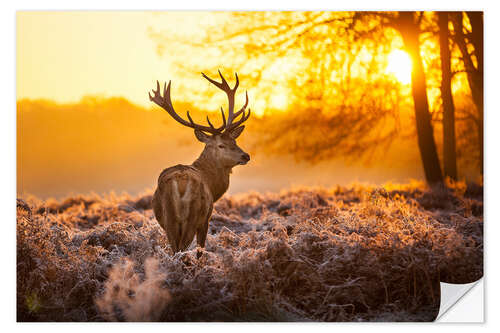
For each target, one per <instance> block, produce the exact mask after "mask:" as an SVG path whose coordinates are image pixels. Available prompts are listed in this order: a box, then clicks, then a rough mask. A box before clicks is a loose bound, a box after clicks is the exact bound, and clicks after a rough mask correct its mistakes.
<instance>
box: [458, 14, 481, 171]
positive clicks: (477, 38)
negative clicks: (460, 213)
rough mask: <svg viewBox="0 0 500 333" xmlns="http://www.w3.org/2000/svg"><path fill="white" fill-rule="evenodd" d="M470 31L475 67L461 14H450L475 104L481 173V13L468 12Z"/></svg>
mask: <svg viewBox="0 0 500 333" xmlns="http://www.w3.org/2000/svg"><path fill="white" fill-rule="evenodd" d="M467 16H468V17H469V20H470V23H471V27H472V33H471V37H470V40H469V42H470V43H472V45H473V46H474V55H475V56H476V60H477V67H476V66H474V62H473V61H472V55H471V54H469V51H468V49H467V42H468V40H467V38H466V36H465V34H464V31H463V29H464V28H463V14H462V13H461V12H460V13H456V14H454V15H453V16H452V20H451V21H452V23H453V30H454V31H455V42H456V43H457V45H458V48H459V49H460V53H462V58H463V61H464V67H465V70H466V72H467V82H468V83H469V87H470V90H471V95H472V100H473V102H474V105H475V106H476V109H477V113H478V119H479V126H478V148H479V159H480V171H481V175H482V174H483V163H484V161H483V158H484V153H483V131H484V124H483V122H484V120H483V119H484V112H483V110H484V100H483V94H484V83H483V13H482V12H468V13H467Z"/></svg>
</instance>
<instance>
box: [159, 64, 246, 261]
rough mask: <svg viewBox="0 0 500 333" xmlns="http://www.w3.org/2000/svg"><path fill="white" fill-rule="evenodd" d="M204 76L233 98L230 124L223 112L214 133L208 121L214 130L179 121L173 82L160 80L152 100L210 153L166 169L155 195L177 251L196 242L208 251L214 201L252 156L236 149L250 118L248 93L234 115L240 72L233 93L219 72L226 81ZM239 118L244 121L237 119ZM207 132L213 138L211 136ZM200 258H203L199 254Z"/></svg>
mask: <svg viewBox="0 0 500 333" xmlns="http://www.w3.org/2000/svg"><path fill="white" fill-rule="evenodd" d="M202 75H203V77H204V78H205V79H207V80H208V81H209V82H211V83H212V84H214V85H215V86H216V87H218V88H219V89H221V90H222V91H224V92H225V93H226V95H227V97H228V103H229V105H228V116H227V121H226V118H225V115H224V110H223V109H222V108H221V113H222V121H223V124H222V126H221V127H219V128H215V127H214V126H213V125H212V123H211V122H210V120H209V119H208V117H207V122H208V124H209V126H203V125H200V124H196V123H194V122H193V120H192V119H191V116H190V115H189V111H188V112H187V116H188V119H189V121H186V120H185V119H183V118H182V117H180V116H179V115H178V114H177V112H175V110H174V106H173V105H172V101H171V99H170V82H169V83H168V86H167V85H166V83H165V85H164V86H163V96H162V93H161V92H160V83H159V82H158V81H156V90H153V96H152V95H151V93H150V94H149V99H150V100H151V101H152V102H154V103H156V104H157V105H159V106H160V107H162V108H163V109H164V110H165V111H167V113H168V114H169V115H170V116H172V118H174V119H175V120H176V121H177V122H179V123H180V124H182V125H184V126H187V127H190V128H193V129H194V134H195V135H196V138H197V139H198V140H199V141H201V142H203V143H205V149H203V152H202V153H201V155H200V157H198V159H197V160H196V161H194V163H193V164H192V165H176V166H173V167H171V168H167V169H165V170H163V172H162V173H161V174H160V177H159V178H158V188H157V189H156V191H155V194H154V196H153V211H154V213H155V216H156V219H157V220H158V222H159V223H160V225H161V226H162V227H163V229H165V231H166V232H167V238H168V241H169V242H170V246H171V247H172V250H173V251H174V252H179V251H184V250H186V249H187V248H188V247H189V245H190V244H191V242H192V241H193V238H194V235H195V233H196V240H197V242H198V245H199V246H200V247H205V239H206V238H207V231H208V222H209V219H210V215H211V214H212V209H213V205H214V202H215V201H217V200H218V199H219V198H220V197H221V196H222V195H223V194H224V193H225V192H226V191H227V188H228V187H229V174H230V173H231V170H232V168H233V167H234V166H236V165H238V164H246V163H247V162H248V161H249V160H250V156H249V155H248V154H247V153H245V152H244V151H243V150H241V148H240V147H238V146H237V145H236V138H237V137H238V136H239V135H240V134H241V132H243V129H244V128H245V126H242V124H243V123H244V122H245V121H246V120H247V119H248V117H250V109H248V112H247V113H245V109H246V107H247V105H248V93H246V94H245V97H246V101H245V104H244V105H243V107H242V108H241V109H240V110H239V111H238V112H236V113H235V112H234V96H235V93H236V89H237V88H238V85H239V79H238V74H236V73H235V78H236V84H235V85H234V87H233V88H231V87H230V86H229V85H228V83H227V81H226V80H225V79H224V77H223V76H222V73H221V72H220V71H219V75H220V77H221V79H222V82H217V81H215V80H213V79H211V78H209V77H208V76H206V75H205V74H203V73H202ZM238 117H239V118H238ZM208 133H210V134H212V135H209V134H208ZM198 254H200V253H198Z"/></svg>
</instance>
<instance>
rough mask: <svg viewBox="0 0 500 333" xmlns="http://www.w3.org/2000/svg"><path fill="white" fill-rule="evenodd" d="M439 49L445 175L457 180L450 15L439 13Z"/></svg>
mask: <svg viewBox="0 0 500 333" xmlns="http://www.w3.org/2000/svg"><path fill="white" fill-rule="evenodd" d="M438 22H439V49H440V53H441V54H440V56H441V57H440V58H441V98H442V100H443V164H444V175H445V176H447V177H450V178H452V179H455V180H456V179H457V155H456V144H455V105H454V103H453V96H452V94H451V78H452V73H451V64H450V59H451V56H450V46H449V35H450V34H449V30H448V22H449V19H448V13H447V12H438Z"/></svg>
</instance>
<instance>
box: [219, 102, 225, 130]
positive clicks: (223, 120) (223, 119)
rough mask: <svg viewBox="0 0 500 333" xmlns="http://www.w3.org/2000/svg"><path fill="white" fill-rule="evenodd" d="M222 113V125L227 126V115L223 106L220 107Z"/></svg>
mask: <svg viewBox="0 0 500 333" xmlns="http://www.w3.org/2000/svg"><path fill="white" fill-rule="evenodd" d="M220 113H221V114H222V123H223V124H222V126H223V127H224V128H225V127H226V116H225V115H224V109H222V106H221V107H220Z"/></svg>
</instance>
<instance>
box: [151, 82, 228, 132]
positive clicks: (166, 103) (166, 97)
mask: <svg viewBox="0 0 500 333" xmlns="http://www.w3.org/2000/svg"><path fill="white" fill-rule="evenodd" d="M170 84H171V81H169V82H168V86H166V82H165V84H164V85H163V96H162V95H161V93H160V83H159V82H158V81H156V90H153V94H154V96H151V93H148V95H149V100H150V101H152V102H155V103H156V104H157V105H159V106H160V107H161V108H162V109H164V110H165V111H167V112H168V114H169V115H171V116H172V118H174V119H175V120H176V121H177V122H179V123H181V124H182V125H184V126H187V127H191V128H194V129H198V130H200V131H204V132H209V133H212V134H220V133H222V131H223V130H224V129H225V128H226V119H225V117H224V112H223V111H222V109H221V112H222V120H223V124H222V126H221V127H218V128H215V127H214V126H213V125H212V123H211V122H210V119H209V118H208V116H207V122H208V125H209V126H210V127H208V126H203V125H199V124H196V123H195V122H194V121H193V119H192V118H191V115H190V114H189V111H187V112H186V113H187V117H188V119H189V122H188V121H186V120H185V119H183V118H182V117H181V116H179V115H178V114H177V112H175V110H174V106H173V105H172V100H171V99H170Z"/></svg>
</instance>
